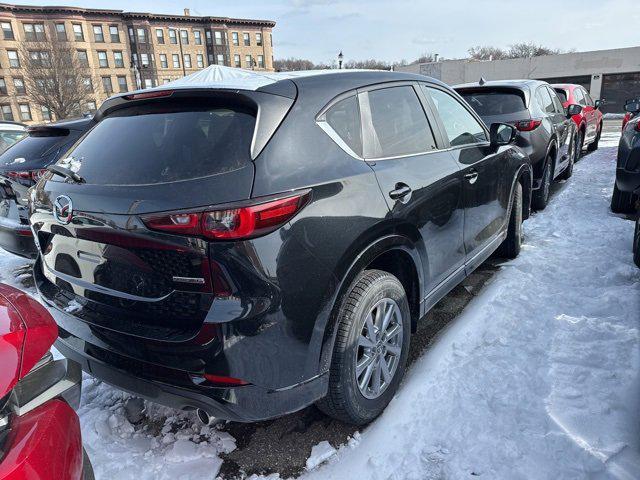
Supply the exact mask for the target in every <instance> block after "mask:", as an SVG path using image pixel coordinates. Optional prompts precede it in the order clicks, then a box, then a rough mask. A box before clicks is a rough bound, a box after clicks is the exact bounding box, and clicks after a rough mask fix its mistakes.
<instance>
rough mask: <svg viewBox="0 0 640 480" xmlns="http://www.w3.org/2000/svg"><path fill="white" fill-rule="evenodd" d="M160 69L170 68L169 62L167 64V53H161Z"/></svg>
mask: <svg viewBox="0 0 640 480" xmlns="http://www.w3.org/2000/svg"><path fill="white" fill-rule="evenodd" d="M160 67H161V68H169V62H167V54H166V53H161V54H160Z"/></svg>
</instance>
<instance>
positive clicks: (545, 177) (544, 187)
mask: <svg viewBox="0 0 640 480" xmlns="http://www.w3.org/2000/svg"><path fill="white" fill-rule="evenodd" d="M552 175H553V174H552V172H551V158H547V159H546V165H545V167H544V172H542V182H541V183H540V188H538V189H537V190H534V191H533V198H532V199H531V205H532V206H533V208H534V209H536V210H544V209H545V208H547V204H548V203H549V194H550V191H551V184H552V183H553V179H552Z"/></svg>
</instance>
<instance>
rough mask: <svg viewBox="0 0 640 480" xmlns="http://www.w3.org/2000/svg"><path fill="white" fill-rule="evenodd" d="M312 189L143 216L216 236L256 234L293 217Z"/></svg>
mask: <svg viewBox="0 0 640 480" xmlns="http://www.w3.org/2000/svg"><path fill="white" fill-rule="evenodd" d="M308 200H309V192H305V193H303V194H299V195H294V196H291V197H286V198H281V199H278V200H271V201H266V202H262V203H255V204H252V205H243V206H238V207H234V208H225V209H216V210H207V211H204V212H193V213H169V214H161V215H148V216H145V217H142V221H143V222H144V224H145V225H146V226H147V227H148V228H150V229H152V230H160V231H164V232H169V233H175V234H177V235H195V236H201V237H205V238H210V239H213V240H239V239H246V238H255V237H259V236H261V235H265V234H267V233H269V232H272V231H273V230H275V229H277V228H278V227H280V226H281V225H283V224H285V223H286V222H288V221H289V220H291V219H292V218H293V217H294V216H295V215H296V214H297V213H298V212H299V211H300V210H301V209H302V208H303V207H304V206H305V205H306V204H307V202H308Z"/></svg>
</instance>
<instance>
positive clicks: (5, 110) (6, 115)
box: [2, 105, 13, 122]
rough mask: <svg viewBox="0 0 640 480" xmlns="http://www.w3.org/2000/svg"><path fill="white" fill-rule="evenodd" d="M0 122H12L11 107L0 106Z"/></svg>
mask: <svg viewBox="0 0 640 480" xmlns="http://www.w3.org/2000/svg"><path fill="white" fill-rule="evenodd" d="M2 120H6V121H8V122H13V111H12V110H11V105H2Z"/></svg>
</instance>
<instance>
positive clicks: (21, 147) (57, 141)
mask: <svg viewBox="0 0 640 480" xmlns="http://www.w3.org/2000/svg"><path fill="white" fill-rule="evenodd" d="M64 132H65V133H64V134H62V135H60V134H56V135H46V134H41V133H38V134H36V135H29V136H27V137H25V138H23V139H22V140H20V141H19V142H17V143H15V144H14V145H13V146H12V147H11V148H9V149H8V150H7V151H5V152H4V153H3V154H2V155H0V168H3V169H4V168H5V167H6V168H17V167H20V165H21V164H26V163H30V162H32V161H33V160H37V159H39V158H42V157H44V156H46V155H49V154H51V153H53V152H56V151H57V150H58V149H60V148H62V147H66V148H69V147H71V143H72V142H74V141H75V140H77V139H78V138H79V137H80V133H79V132H76V131H73V130H72V131H69V130H65V131H64Z"/></svg>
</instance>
